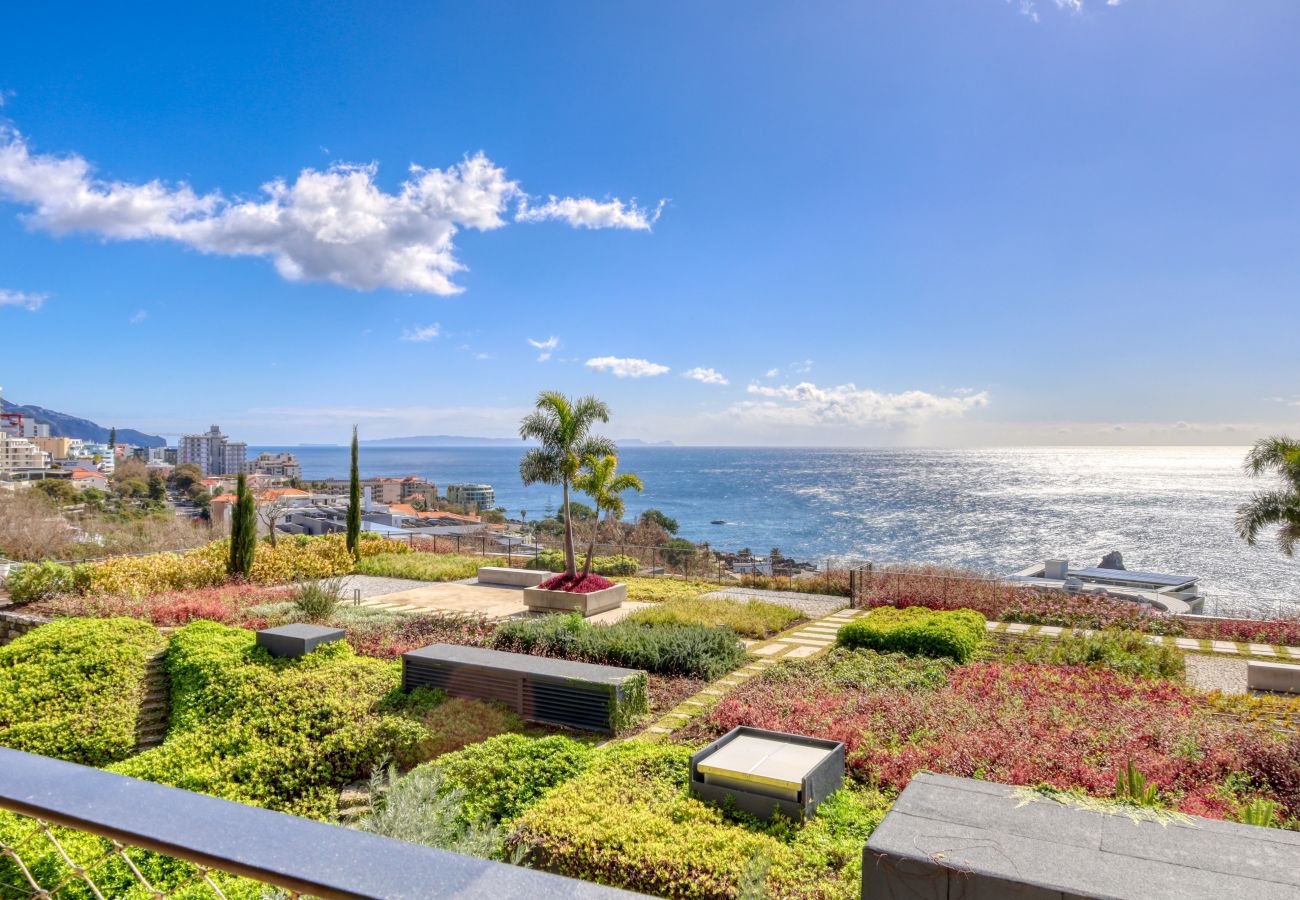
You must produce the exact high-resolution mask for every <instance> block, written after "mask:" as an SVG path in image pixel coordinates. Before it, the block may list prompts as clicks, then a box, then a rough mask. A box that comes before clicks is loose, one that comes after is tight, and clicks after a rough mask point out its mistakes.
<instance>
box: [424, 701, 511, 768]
mask: <svg viewBox="0 0 1300 900" xmlns="http://www.w3.org/2000/svg"><path fill="white" fill-rule="evenodd" d="M417 721H419V722H420V724H422V725H423V726H424V728H425V735H424V737H422V738H421V739H420V740H419V742H418V743H417V744H416V745H415V747H414V748H412V753H411V754H410V755H408V756H406V757H405V758H404V761H406V762H424V761H426V760H430V759H434V758H436V757H439V756H442V755H443V754H444V753H451V752H453V751H456V750H460V749H462V748H463V747H468V746H469V745H471V744H477V743H478V742H479V741H483V740H487V739H488V738H490V737H494V736H496V735H498V734H506V733H509V732H517V731H523V730H524V723H523V722H522V721H521V720H520V718H519V717H518V716H517V715H515V714H514V713H512V712H510V711H509V710H508V709H506V708H505V707H504V706H502V705H501V704H499V703H489V702H487V701H485V700H470V699H467V698H464V697H452V698H451V699H449V700H446V701H444V702H442V703H439V704H438V705H436V706H434V707H432V708H431V709H429V710H427V711H425V712H424V713H423V714H422V715H420V716H419V718H418V720H417Z"/></svg>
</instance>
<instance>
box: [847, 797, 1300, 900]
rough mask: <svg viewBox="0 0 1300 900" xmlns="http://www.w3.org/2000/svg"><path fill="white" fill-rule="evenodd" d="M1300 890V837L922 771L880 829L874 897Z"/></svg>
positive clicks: (1211, 895) (1218, 895)
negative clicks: (1094, 805) (1080, 802)
mask: <svg viewBox="0 0 1300 900" xmlns="http://www.w3.org/2000/svg"><path fill="white" fill-rule="evenodd" d="M1297 896H1300V834H1297V833H1295V832H1293V831H1283V830H1282V829H1280V828H1259V827H1256V826H1253V825H1239V824H1237V823H1235V822H1222V821H1218V820H1215V819H1201V818H1195V817H1191V816H1184V817H1169V816H1166V817H1164V818H1162V819H1157V818H1155V817H1154V816H1153V817H1150V818H1143V817H1142V814H1141V811H1140V810H1135V809H1131V808H1130V809H1120V810H1114V811H1102V810H1098V809H1091V808H1087V809H1086V808H1080V807H1077V806H1071V805H1069V804H1067V803H1060V802H1058V801H1056V800H1052V799H1049V798H1047V797H1042V796H1040V795H1035V794H1033V793H1032V792H1031V791H1029V790H1028V789H1027V788H1016V787H1008V786H1006V785H1000V784H991V783H989V782H986V781H976V780H974V779H970V778H953V777H951V776H948V775H935V774H933V773H931V772H921V773H919V774H918V775H916V777H914V778H913V779H912V780H911V782H909V783H908V785H907V787H906V788H904V789H903V792H902V793H901V794H899V796H898V800H897V801H896V802H895V803H894V806H893V808H892V809H890V811H889V812H888V813H887V814H886V815H885V818H884V820H883V821H882V822H881V823H880V825H879V826H878V827H877V828H876V830H875V831H874V832H872V835H871V839H870V840H869V841H868V842H867V846H866V849H865V850H864V851H863V857H862V897H863V900H885V898H897V897H909V898H917V900H931V898H933V900H948V898H953V897H973V898H974V897H989V898H993V897H1015V898H1021V900H1064V898H1081V897H1106V898H1110V900H1224V898H1229V897H1232V898H1237V897H1244V898H1250V900H1283V898H1295V897H1297Z"/></svg>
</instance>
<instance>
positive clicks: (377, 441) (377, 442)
mask: <svg viewBox="0 0 1300 900" xmlns="http://www.w3.org/2000/svg"><path fill="white" fill-rule="evenodd" d="M361 443H362V444H366V445H368V446H380V447H501V446H511V447H518V446H519V445H520V444H522V443H523V442H522V441H521V440H519V438H517V437H508V438H494V437H467V436H465V435H459V434H419V435H414V436H412V437H392V438H374V439H373V440H368V441H361ZM614 443H616V444H618V445H619V446H620V447H671V446H673V442H672V441H653V442H652V441H643V440H641V439H640V438H618V439H616V440H615V441H614Z"/></svg>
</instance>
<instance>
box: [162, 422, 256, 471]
mask: <svg viewBox="0 0 1300 900" xmlns="http://www.w3.org/2000/svg"><path fill="white" fill-rule="evenodd" d="M176 460H177V464H178V465H182V464H185V463H193V464H194V465H196V466H198V467H199V468H200V469H202V470H203V474H204V475H238V474H240V473H246V472H248V469H249V466H248V444H247V443H246V442H244V441H232V440H230V439H229V438H228V437H226V435H224V434H222V433H221V429H220V428H218V427H217V426H216V425H213V426H212V427H211V428H209V429H208V430H207V431H206V432H204V433H203V434H186V435H182V436H181V439H180V441H179V442H178V444H177V447H176Z"/></svg>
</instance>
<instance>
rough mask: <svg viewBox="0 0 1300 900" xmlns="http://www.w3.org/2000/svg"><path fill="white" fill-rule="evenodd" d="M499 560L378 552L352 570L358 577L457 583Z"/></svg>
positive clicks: (451, 555) (498, 562)
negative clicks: (367, 576) (354, 570)
mask: <svg viewBox="0 0 1300 900" xmlns="http://www.w3.org/2000/svg"><path fill="white" fill-rule="evenodd" d="M500 562H501V560H494V559H485V558H483V557H481V556H458V555H456V554H454V553H405V554H401V553H381V554H378V555H376V556H363V557H362V559H361V560H360V561H359V562H358V563H357V567H356V570H357V572H358V573H359V574H361V575H377V576H379V577H381V578H412V579H415V580H418V581H460V580H461V579H463V578H473V577H474V576H475V575H477V574H478V570H479V566H492V565H498V564H500Z"/></svg>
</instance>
